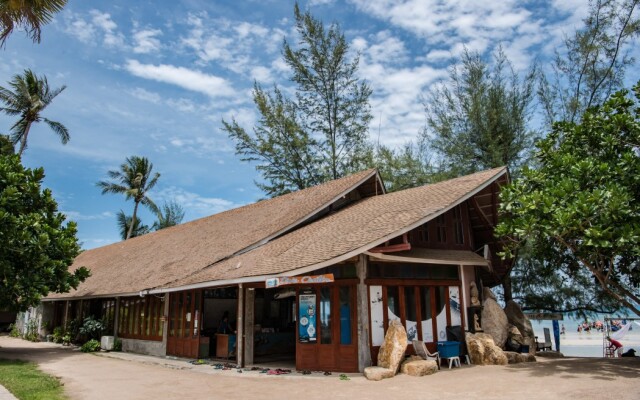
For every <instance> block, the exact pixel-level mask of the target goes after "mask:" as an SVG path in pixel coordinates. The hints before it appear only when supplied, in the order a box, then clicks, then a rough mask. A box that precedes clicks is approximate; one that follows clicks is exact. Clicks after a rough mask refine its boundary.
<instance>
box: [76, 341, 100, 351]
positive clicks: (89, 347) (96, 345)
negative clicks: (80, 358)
mask: <svg viewBox="0 0 640 400" xmlns="http://www.w3.org/2000/svg"><path fill="white" fill-rule="evenodd" d="M99 350H100V342H98V341H97V340H95V339H91V340H89V341H88V342H87V343H85V344H83V345H82V346H81V347H80V351H81V352H83V353H93V352H96V351H99Z"/></svg>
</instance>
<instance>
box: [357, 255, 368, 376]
mask: <svg viewBox="0 0 640 400" xmlns="http://www.w3.org/2000/svg"><path fill="white" fill-rule="evenodd" d="M356 273H357V276H358V280H359V282H358V288H357V303H358V304H357V310H358V318H357V321H358V371H360V372H364V369H365V368H366V367H369V366H370V365H371V347H370V343H369V337H370V334H369V329H370V326H369V296H368V293H367V284H366V283H365V282H364V280H365V278H366V277H367V256H366V255H364V254H360V255H359V256H358V262H357V263H356Z"/></svg>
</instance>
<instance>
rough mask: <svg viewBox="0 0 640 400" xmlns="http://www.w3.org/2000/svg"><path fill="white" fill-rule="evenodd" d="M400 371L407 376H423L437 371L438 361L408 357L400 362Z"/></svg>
mask: <svg viewBox="0 0 640 400" xmlns="http://www.w3.org/2000/svg"><path fill="white" fill-rule="evenodd" d="M400 369H401V371H402V373H403V374H407V375H409V376H425V375H432V374H435V373H436V372H438V363H437V362H436V361H434V360H423V359H422V358H420V357H418V359H413V357H412V358H411V359H408V360H407V361H405V362H403V363H402V366H401V368H400Z"/></svg>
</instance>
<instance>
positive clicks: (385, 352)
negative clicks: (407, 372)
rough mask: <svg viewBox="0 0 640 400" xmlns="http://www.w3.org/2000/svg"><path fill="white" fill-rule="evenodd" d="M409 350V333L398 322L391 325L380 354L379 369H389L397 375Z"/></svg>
mask: <svg viewBox="0 0 640 400" xmlns="http://www.w3.org/2000/svg"><path fill="white" fill-rule="evenodd" d="M406 350H407V331H406V330H405V329H404V326H402V324H401V323H400V321H398V320H393V321H391V323H390V324H389V329H387V333H386V334H385V335H384V342H383V343H382V346H380V351H379V352H378V367H382V368H389V369H390V370H391V371H393V374H394V375H395V374H396V373H397V372H398V369H399V368H400V363H401V362H402V360H404V353H405V351H406Z"/></svg>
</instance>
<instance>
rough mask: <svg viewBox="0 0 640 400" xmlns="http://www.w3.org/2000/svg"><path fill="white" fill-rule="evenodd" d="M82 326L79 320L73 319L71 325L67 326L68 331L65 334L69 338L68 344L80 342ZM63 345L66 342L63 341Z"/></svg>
mask: <svg viewBox="0 0 640 400" xmlns="http://www.w3.org/2000/svg"><path fill="white" fill-rule="evenodd" d="M80 325H81V322H80V320H79V319H73V320H71V321H69V323H68V324H67V331H66V332H65V333H66V334H67V335H68V336H69V342H68V343H71V341H73V342H75V341H77V340H78V335H79V334H80ZM63 344H64V341H63Z"/></svg>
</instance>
